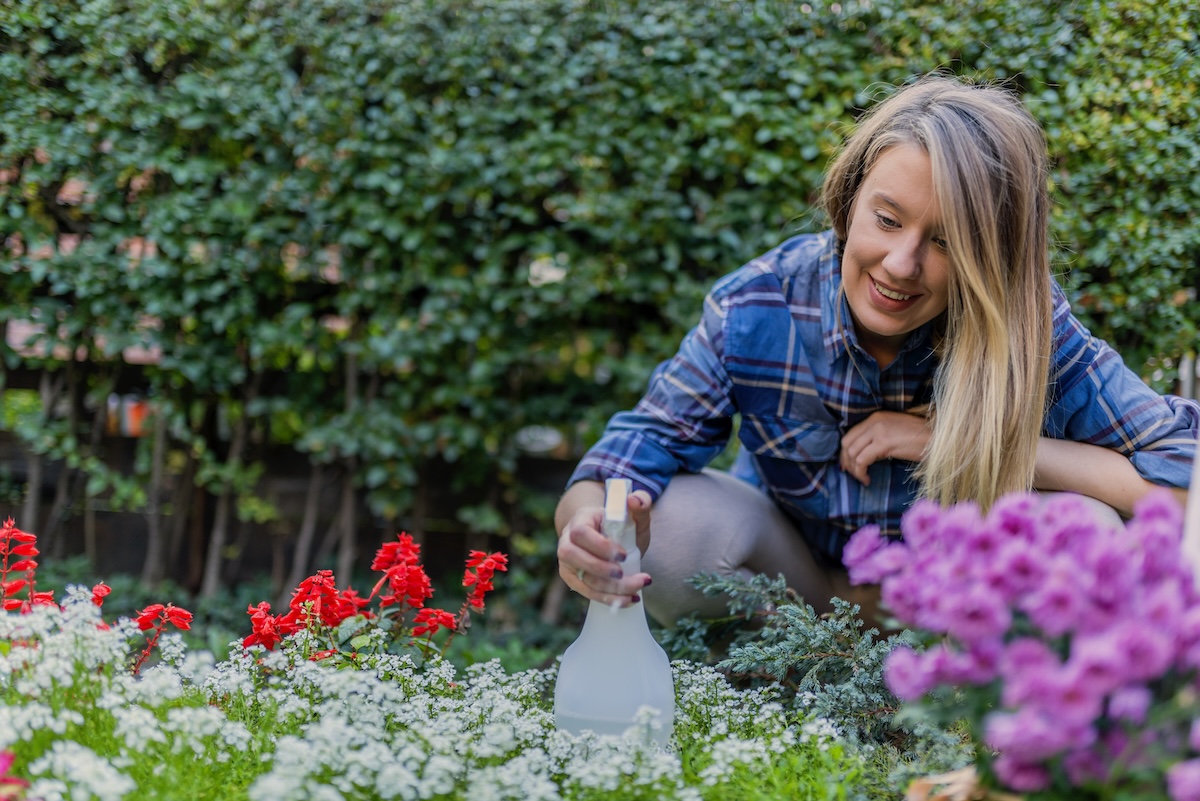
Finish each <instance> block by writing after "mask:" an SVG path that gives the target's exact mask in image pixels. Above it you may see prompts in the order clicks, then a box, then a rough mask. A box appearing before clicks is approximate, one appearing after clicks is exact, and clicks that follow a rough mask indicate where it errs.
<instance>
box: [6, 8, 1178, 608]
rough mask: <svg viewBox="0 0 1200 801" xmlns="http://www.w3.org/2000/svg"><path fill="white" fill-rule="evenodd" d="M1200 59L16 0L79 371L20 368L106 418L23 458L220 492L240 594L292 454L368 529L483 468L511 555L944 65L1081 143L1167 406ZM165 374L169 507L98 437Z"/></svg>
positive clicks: (1094, 249) (1000, 24) (603, 17)
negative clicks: (358, 512) (579, 451)
mask: <svg viewBox="0 0 1200 801" xmlns="http://www.w3.org/2000/svg"><path fill="white" fill-rule="evenodd" d="M1197 30H1200V9H1197V7H1195V5H1194V4H1192V3H1189V2H1187V0H1166V1H1165V2H1164V1H1160V0H1145V1H1143V0H1116V1H1115V2H1114V1H1107V2H1105V1H1101V0H1094V1H1093V2H1073V3H1062V4H1028V3H1024V2H1021V1H1020V0H1011V1H1005V2H1000V1H998V0H976V1H975V2H960V1H959V0H953V1H951V0H945V1H944V2H933V3H921V4H912V3H906V2H901V0H872V2H862V3H858V2H841V3H825V2H820V1H819V0H816V1H814V2H808V3H804V4H800V3H785V2H769V1H768V0H760V2H733V1H732V0H653V2H651V0H635V1H631V2H621V3H602V2H585V1H584V0H408V1H407V2H406V1H404V0H388V1H385V0H308V2H304V3H295V2H289V1H286V0H207V1H206V2H197V0H91V2H86V3H85V2H65V3H59V2H54V3H52V2H44V1H38V0H11V1H10V2H6V3H4V4H3V7H2V8H0V76H2V80H3V88H2V92H3V94H2V95H0V96H2V97H3V101H2V102H0V203H2V204H3V209H4V214H3V217H2V219H0V225H2V226H3V239H4V248H5V253H4V256H3V261H2V264H0V270H2V271H3V275H4V281H5V292H4V294H3V297H2V298H0V320H2V321H4V322H5V323H6V324H7V323H8V321H17V320H33V321H35V322H37V323H39V324H41V325H43V326H44V327H45V328H44V337H43V339H44V340H48V341H53V342H55V343H57V344H59V345H62V346H65V348H61V349H60V350H59V351H57V352H56V351H53V350H50V349H48V348H45V347H43V348H42V349H41V350H39V351H37V352H36V353H35V352H31V351H30V350H28V349H10V348H8V347H7V346H6V347H5V351H4V362H5V365H6V369H7V370H9V371H10V372H11V374H12V375H16V374H17V372H18V371H20V370H34V371H40V372H41V373H42V374H44V375H46V376H48V377H49V378H48V380H47V381H46V382H44V383H43V385H42V389H43V399H44V400H47V401H48V400H50V399H53V398H54V397H57V396H56V394H55V390H58V391H59V392H58V396H65V397H66V398H67V401H66V406H67V407H68V408H69V409H72V410H74V413H72V414H68V415H65V416H63V415H55V414H52V413H51V409H50V406H47V408H46V409H45V410H44V411H43V412H42V413H41V414H40V415H37V416H35V417H36V419H34V420H32V421H31V422H30V423H29V424H28V425H26V426H23V427H22V432H23V436H24V437H25V439H26V441H27V443H28V445H29V447H30V449H31V451H32V452H33V453H35V454H39V455H40V456H41V457H42V458H44V459H46V460H61V461H62V462H63V463H64V464H67V465H69V466H70V467H73V468H77V469H78V470H79V471H80V472H79V475H80V476H86V478H87V480H86V482H84V481H82V480H80V481H79V482H78V483H77V486H76V487H75V489H74V490H73V492H75V494H76V495H77V496H80V497H82V496H84V495H87V496H91V497H97V496H101V495H104V496H106V497H109V498H116V499H118V500H117V501H115V502H119V503H123V504H125V505H126V506H128V507H129V508H133V509H146V508H147V504H150V505H151V506H153V507H154V508H153V509H151V510H150V511H152V512H154V513H155V514H157V513H158V512H160V511H161V507H160V506H158V505H156V504H157V503H158V501H157V498H158V495H159V494H161V493H160V487H162V486H164V485H165V483H168V482H167V481H166V478H165V477H164V472H165V473H172V472H174V473H176V474H178V475H177V476H176V480H175V483H183V484H185V485H188V486H191V485H195V486H197V487H201V488H203V489H205V490H206V491H209V492H211V493H212V494H213V495H214V496H215V497H216V498H217V499H218V515H217V522H216V523H214V525H213V531H212V534H211V542H210V558H209V560H208V569H209V571H210V577H209V579H208V581H207V584H208V588H209V589H210V590H211V589H213V588H214V587H215V586H216V585H217V584H219V582H220V577H219V574H220V567H221V562H222V558H223V557H222V556H221V549H222V548H223V547H224V546H225V537H226V533H225V528H227V527H228V526H229V525H232V523H231V518H232V515H233V514H234V513H235V512H236V513H238V514H240V515H241V516H242V517H244V518H247V519H258V520H266V519H270V518H271V517H272V516H273V515H275V514H276V513H277V511H278V510H275V509H273V508H272V505H271V503H270V502H269V500H268V499H265V498H262V497H259V495H258V493H257V490H256V487H257V486H258V483H257V481H258V477H259V475H260V473H261V471H262V462H261V459H262V453H263V449H264V448H266V447H268V446H270V447H284V448H290V449H293V450H294V452H295V453H296V454H297V458H299V459H303V460H305V461H307V463H308V464H310V465H312V466H313V467H314V468H316V467H318V466H319V467H320V468H321V469H323V470H325V471H326V473H325V475H326V476H328V475H331V474H333V475H344V476H345V477H346V478H345V480H346V481H347V493H346V498H347V503H346V505H345V506H344V507H343V511H344V513H345V515H347V516H346V517H345V518H344V519H343V522H344V523H345V525H346V526H347V527H348V528H349V529H353V521H354V516H353V502H352V501H353V498H355V497H358V496H361V497H363V498H365V499H366V502H367V503H368V505H369V508H370V510H371V511H372V513H373V514H374V515H375V516H376V517H377V518H379V519H380V520H383V521H385V522H395V523H397V524H398V525H399V524H402V523H403V522H404V519H405V518H406V516H410V515H412V514H413V507H414V503H416V499H417V498H418V490H419V487H420V485H421V477H422V476H423V475H426V474H428V470H429V467H428V466H429V465H430V464H433V463H449V464H450V465H451V469H450V471H449V475H450V476H452V479H451V480H452V482H453V485H454V489H455V490H457V491H460V492H463V493H466V494H467V495H468V496H470V495H471V493H475V494H476V495H478V494H479V492H480V491H481V490H482V489H483V488H489V487H490V488H491V490H490V493H491V494H483V495H480V497H481V498H482V500H481V502H480V503H478V504H475V505H471V506H470V507H469V508H467V509H464V510H463V512H462V514H461V515H460V517H461V519H462V521H463V525H464V526H467V527H471V528H474V529H476V530H484V531H493V532H498V533H502V534H503V533H507V532H508V530H509V528H510V527H511V522H509V521H511V518H510V517H509V516H507V512H506V511H505V510H507V509H509V508H511V507H513V506H514V504H516V503H517V502H518V501H519V498H518V497H517V496H518V495H519V492H518V488H516V487H515V485H514V480H513V474H514V470H515V467H516V464H517V459H518V456H519V451H518V449H517V447H516V444H515V435H516V433H517V432H518V431H519V430H521V429H522V428H523V427H525V426H527V425H531V424H541V425H549V426H554V427H558V428H560V429H561V430H562V431H564V432H566V433H567V435H568V437H569V438H570V439H571V440H572V442H574V443H576V444H586V443H587V441H589V440H590V438H592V437H593V436H595V434H596V433H597V432H598V431H599V429H600V427H601V426H602V425H603V422H604V420H605V419H606V418H607V417H608V415H609V414H611V413H612V412H613V411H615V410H616V409H618V408H622V407H625V406H628V405H629V404H631V403H632V402H633V401H634V400H635V399H636V397H637V395H638V394H639V392H640V390H641V389H642V387H643V385H644V382H645V379H646V377H647V375H648V373H649V371H650V370H651V368H652V366H653V365H654V364H655V363H656V362H657V361H659V360H661V359H662V358H665V357H666V356H667V355H669V354H670V353H671V351H672V350H673V347H674V345H675V344H676V343H677V341H678V340H679V338H680V337H681V335H682V333H683V332H684V331H685V330H686V329H687V328H688V327H690V325H692V324H693V322H694V320H695V319H696V317H697V314H698V310H699V304H700V299H701V297H702V294H703V292H704V290H705V289H706V287H707V286H708V285H709V284H710V283H711V282H712V281H713V280H714V279H715V278H716V277H717V276H719V275H721V274H722V273H724V272H727V271H729V270H731V269H733V268H735V267H737V266H738V265H740V264H741V263H742V262H744V261H745V260H746V259H748V258H750V257H752V256H753V255H755V254H757V253H759V252H761V251H763V250H765V249H767V248H769V247H771V246H772V245H774V244H776V243H777V242H779V241H780V240H781V239H783V238H785V237H787V236H789V235H791V234H793V233H797V232H800V231H803V230H817V229H819V228H820V227H821V226H822V221H821V219H820V217H819V215H818V214H817V212H816V211H815V208H814V200H815V195H816V191H817V188H818V186H819V183H820V179H821V175H822V170H823V168H824V166H825V163H826V161H827V159H828V158H829V156H830V154H831V153H832V152H833V151H834V150H835V148H836V147H837V145H838V143H839V141H840V138H841V136H842V134H843V132H844V129H845V127H846V124H847V123H849V122H851V121H852V120H853V119H854V118H855V116H856V115H857V114H859V113H861V111H862V109H863V108H864V107H866V106H868V105H869V104H870V103H871V101H872V100H873V99H874V98H875V97H877V96H879V95H880V94H882V93H883V92H884V91H885V89H886V87H888V86H892V85H896V84H898V83H902V82H904V81H907V80H911V79H912V78H913V77H914V76H916V75H919V74H922V73H925V72H927V71H929V70H933V69H943V70H947V71H951V72H955V73H967V74H970V75H974V76H977V77H980V78H983V79H987V80H997V81H1004V82H1007V83H1008V84H1009V85H1011V86H1013V87H1014V88H1016V89H1018V90H1019V91H1020V92H1022V94H1023V95H1024V97H1025V99H1026V101H1027V103H1028V105H1029V107H1030V108H1031V110H1032V111H1033V112H1034V113H1035V114H1036V115H1037V116H1038V117H1039V118H1040V119H1041V120H1042V121H1043V122H1044V123H1045V125H1046V127H1047V131H1048V137H1049V142H1050V148H1051V151H1052V155H1053V158H1054V163H1055V171H1054V176H1053V180H1054V192H1055V197H1056V200H1057V203H1058V205H1057V207H1056V210H1055V215H1054V220H1053V225H1054V235H1055V241H1056V264H1057V265H1058V266H1059V268H1060V269H1061V271H1062V272H1063V275H1064V283H1065V285H1066V286H1068V288H1069V289H1070V292H1071V296H1072V298H1073V300H1074V301H1075V303H1076V308H1077V309H1078V311H1079V312H1080V314H1081V315H1082V316H1083V317H1084V318H1085V320H1086V321H1087V322H1088V323H1089V324H1090V325H1091V326H1092V327H1093V329H1094V330H1095V331H1096V332H1097V333H1099V334H1101V335H1103V336H1105V337H1107V338H1109V339H1110V340H1111V341H1112V342H1113V343H1114V344H1115V345H1116V346H1117V347H1118V348H1119V349H1120V350H1121V351H1122V352H1123V353H1124V355H1125V356H1126V358H1127V360H1128V361H1129V363H1130V364H1131V365H1132V366H1133V367H1134V368H1135V369H1137V370H1139V371H1141V372H1142V373H1143V374H1144V375H1145V376H1146V377H1147V379H1148V380H1151V381H1152V382H1155V383H1156V385H1157V386H1159V387H1160V388H1162V387H1163V386H1165V380H1166V379H1165V378H1164V376H1165V375H1166V373H1164V372H1163V371H1164V370H1168V369H1169V368H1170V367H1171V366H1172V365H1173V364H1174V360H1177V359H1178V358H1179V357H1180V356H1181V355H1183V354H1185V353H1187V352H1189V351H1191V350H1194V347H1195V344H1194V343H1195V342H1196V341H1197V336H1196V326H1197V323H1196V321H1197V320H1198V319H1200V304H1198V302H1197V299H1196V287H1197V284H1198V283H1200V222H1197V219H1196V217H1197V215H1195V214H1194V210H1195V209H1196V208H1197V207H1200V178H1198V177H1197V176H1200V142H1198V139H1197V136H1196V131H1197V130H1200V103H1198V102H1197V100H1196V97H1197V96H1198V92H1197V84H1198V82H1200V45H1198V44H1197V38H1196V36H1197V34H1196V31H1197ZM35 344H36V343H35ZM43 344H45V343H44V342H43ZM133 345H138V346H143V347H146V348H150V349H151V350H152V351H154V352H156V353H159V354H160V358H159V359H158V361H157V363H155V364H151V365H149V366H146V367H145V368H144V369H142V370H141V371H139V372H137V374H136V380H137V381H139V382H141V383H142V384H143V386H144V390H145V391H146V393H147V394H148V395H150V396H151V397H152V399H153V400H154V402H155V404H156V408H158V409H160V410H163V411H164V412H165V414H164V415H162V417H163V419H164V424H163V427H162V429H161V430H160V432H159V438H158V441H159V443H160V444H159V447H158V448H157V449H152V444H151V442H152V441H153V440H154V439H155V438H150V439H149V440H147V443H146V444H145V446H144V447H145V449H146V451H145V453H144V454H143V459H142V461H141V462H140V465H141V470H142V474H141V475H140V476H138V477H132V478H131V477H129V476H121V475H118V474H117V473H116V472H115V471H113V470H111V469H108V468H106V467H105V465H104V464H103V462H102V460H100V459H99V458H97V453H98V451H97V449H96V441H97V440H96V436H95V433H94V432H95V430H96V427H97V423H96V422H94V421H93V420H89V418H88V415H89V414H91V413H92V411H93V410H97V409H102V408H103V403H102V402H101V399H102V398H103V397H104V396H105V395H106V394H107V393H108V392H109V391H111V389H112V388H113V387H115V386H118V385H120V384H121V383H122V382H127V381H128V380H130V379H129V377H130V368H129V366H128V365H123V363H122V359H121V354H122V352H123V351H124V350H125V349H126V348H128V347H130V346H133ZM72 351H81V352H83V353H84V354H85V355H86V359H85V360H84V361H82V362H73V361H71V360H69V359H67V358H66V354H67V353H70V352H72ZM1156 371H1159V372H1158V373H1157V375H1156ZM60 405H61V404H60ZM156 471H157V472H156ZM330 471H332V472H330ZM181 497H182V496H181ZM183 502H184V501H183V500H181V499H180V498H176V503H175V507H174V508H176V509H180V508H182V507H181V506H180V504H181V503H183ZM221 504H223V506H222V505H221ZM222 515H223V517H222ZM23 523H24V524H25V525H26V526H27V527H33V526H34V525H35V524H34V523H33V522H32V521H29V520H24V521H23ZM352 548H353V542H352V540H351V539H346V540H343V551H342V557H343V559H344V560H349V559H352V556H353V551H352ZM156 558H158V557H156ZM213 571H216V572H215V573H214V572H213Z"/></svg>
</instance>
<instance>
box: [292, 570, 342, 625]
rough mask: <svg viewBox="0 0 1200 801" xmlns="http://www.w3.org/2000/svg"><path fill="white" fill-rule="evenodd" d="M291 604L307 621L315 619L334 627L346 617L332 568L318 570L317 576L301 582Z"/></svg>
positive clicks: (293, 609)
mask: <svg viewBox="0 0 1200 801" xmlns="http://www.w3.org/2000/svg"><path fill="white" fill-rule="evenodd" d="M289 606H290V607H291V610H292V611H293V612H296V613H297V614H299V615H300V616H301V617H302V618H303V619H304V620H305V622H308V621H312V620H315V621H318V622H320V623H321V624H322V625H325V626H330V627H333V626H336V625H337V624H339V623H341V622H342V621H343V620H345V618H346V616H345V615H343V614H342V604H341V600H340V599H339V597H338V590H337V586H336V585H335V584H334V580H333V571H332V570H318V571H317V574H316V575H315V576H309V577H308V578H306V579H305V580H304V581H302V582H300V586H299V587H297V588H296V591H295V592H294V593H292V600H291V603H290V604H289Z"/></svg>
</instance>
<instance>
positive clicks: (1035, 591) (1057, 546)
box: [844, 491, 1200, 801]
mask: <svg viewBox="0 0 1200 801" xmlns="http://www.w3.org/2000/svg"><path fill="white" fill-rule="evenodd" d="M1181 529H1182V510H1181V509H1180V508H1179V505H1178V504H1177V503H1176V501H1175V499H1174V497H1173V496H1172V495H1171V494H1170V493H1167V492H1165V491H1163V492H1156V493H1153V494H1151V495H1150V496H1148V497H1147V498H1145V499H1144V500H1143V501H1142V502H1141V503H1140V504H1139V505H1138V506H1137V507H1136V509H1135V514H1134V517H1133V519H1132V520H1130V521H1129V522H1128V524H1127V525H1125V526H1124V527H1120V526H1116V525H1110V524H1105V523H1103V522H1101V520H1100V518H1099V516H1098V515H1097V514H1096V513H1095V509H1094V507H1092V506H1091V505H1090V504H1089V503H1088V502H1087V501H1086V500H1085V499H1083V498H1081V497H1079V496H1074V495H1058V496H1051V497H1050V498H1048V499H1043V498H1040V497H1039V496H1037V495H1034V494H1015V495H1011V496H1007V497H1005V498H1003V499H1001V500H1000V501H998V502H997V503H996V504H994V505H993V508H992V509H991V511H990V512H989V513H988V514H987V515H986V516H984V515H982V514H981V513H980V510H979V508H978V507H977V506H976V505H974V504H971V503H961V504H957V505H955V506H951V507H948V508H945V509H942V508H941V507H939V506H938V505H936V504H934V503H932V502H929V501H919V502H917V503H916V504H914V505H913V507H912V508H911V509H909V511H908V512H907V513H906V515H905V517H904V519H903V522H902V527H901V530H902V532H903V538H904V541H903V542H900V541H895V540H890V539H888V538H885V537H883V536H881V535H880V532H879V529H878V528H877V527H873V526H868V527H866V528H863V529H862V530H860V531H859V532H858V533H857V534H855V535H854V537H853V538H852V539H851V540H850V542H849V543H848V544H847V546H846V550H845V554H844V561H845V563H846V566H847V568H848V569H849V571H850V579H851V581H852V582H853V583H857V584H862V583H878V584H880V585H881V586H880V593H881V598H882V602H883V603H884V605H885V606H886V607H887V609H888V610H889V611H890V612H891V613H892V614H893V615H894V616H895V617H896V618H897V619H898V620H899V621H900V623H902V624H903V625H905V626H908V627H911V628H913V629H915V630H917V631H919V632H923V633H924V640H925V641H926V643H927V644H928V647H927V648H925V649H924V650H921V651H917V650H913V649H911V648H907V647H902V648H899V649H897V650H896V651H894V652H893V653H892V654H891V655H890V657H889V659H888V661H887V664H886V668H885V674H884V675H885V679H886V681H887V683H888V686H889V687H890V688H891V690H892V691H893V692H894V693H895V694H896V696H897V697H899V698H900V699H902V700H905V701H916V700H918V699H921V698H922V697H925V696H926V695H927V694H929V693H931V692H932V691H934V690H936V689H937V688H941V687H947V686H949V687H957V688H962V689H963V690H964V692H963V694H962V695H961V696H960V698H962V697H965V698H967V699H969V700H968V701H966V702H964V701H960V703H964V704H965V705H964V709H966V708H967V707H968V706H969V707H970V708H973V709H982V710H984V711H983V712H981V713H979V715H978V720H976V721H972V723H973V725H975V726H976V727H977V729H978V733H979V736H980V739H982V742H983V744H984V745H985V746H986V748H981V749H979V750H980V751H981V752H983V753H984V755H985V756H984V758H985V760H987V761H990V764H991V771H992V772H994V774H995V776H996V777H997V778H998V779H999V781H1000V782H1001V783H1002V784H1003V785H1004V786H1006V787H1007V788H1009V789H1012V790H1016V791H1018V792H1032V791H1039V790H1046V789H1050V788H1052V787H1055V788H1058V787H1059V786H1060V785H1061V784H1062V783H1064V782H1066V783H1068V786H1071V787H1083V786H1088V785H1099V784H1112V783H1114V782H1116V783H1120V782H1121V781H1122V780H1123V778H1124V777H1125V776H1128V775H1132V774H1133V773H1135V772H1136V773H1138V774H1139V775H1146V774H1147V773H1149V774H1151V775H1154V776H1156V777H1157V781H1158V782H1159V784H1160V785H1161V784H1162V783H1164V782H1165V784H1166V790H1167V792H1168V794H1169V796H1170V797H1171V798H1172V799H1174V801H1200V759H1197V758H1194V755H1196V754H1200V726H1193V727H1192V729H1191V730H1190V731H1189V729H1188V725H1187V724H1188V722H1189V721H1186V720H1183V721H1181V720H1180V718H1181V717H1183V715H1181V714H1180V709H1181V706H1180V704H1181V702H1180V700H1179V699H1180V698H1187V697H1188V693H1189V692H1191V693H1192V694H1193V696H1194V693H1195V691H1196V690H1198V689H1200V687H1197V686H1196V685H1195V684H1194V683H1193V677H1195V676H1196V673H1197V668H1200V593H1197V590H1196V589H1195V583H1194V579H1193V576H1192V573H1191V571H1190V569H1189V568H1188V567H1187V563H1186V562H1185V561H1184V560H1183V558H1182V556H1181V552H1180V547H1179V545H1180V532H1181ZM1194 705H1195V702H1194V701H1193V702H1192V708H1191V709H1190V710H1183V712H1184V714H1186V715H1187V716H1192V715H1194V713H1195V709H1194ZM1162 709H1172V710H1174V712H1175V713H1176V714H1175V715H1174V717H1173V719H1171V720H1170V721H1167V720H1166V719H1165V718H1164V715H1162V714H1157V713H1158V712H1159V711H1161V710H1162ZM968 717H969V714H968ZM1166 717H1170V716H1169V715H1168V716H1166ZM993 754H994V755H995V756H994V759H991V756H992V755H993ZM1188 757H1193V758H1188ZM1164 764H1169V768H1167V769H1165V770H1163V769H1161V768H1162V766H1163V765H1164Z"/></svg>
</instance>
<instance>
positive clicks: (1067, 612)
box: [1018, 561, 1085, 637]
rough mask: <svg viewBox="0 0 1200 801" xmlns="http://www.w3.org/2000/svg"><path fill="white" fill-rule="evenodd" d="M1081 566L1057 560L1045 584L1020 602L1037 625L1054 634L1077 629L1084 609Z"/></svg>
mask: <svg viewBox="0 0 1200 801" xmlns="http://www.w3.org/2000/svg"><path fill="white" fill-rule="evenodd" d="M1076 571H1077V568H1075V567H1074V566H1073V565H1072V564H1070V563H1065V562H1059V561H1056V562H1055V563H1054V564H1053V565H1051V567H1050V569H1049V571H1048V572H1047V574H1046V577H1045V579H1044V580H1043V581H1042V585H1041V586H1040V587H1038V588H1037V589H1035V590H1034V591H1033V592H1031V593H1030V594H1029V595H1027V596H1025V597H1024V598H1023V599H1021V600H1020V601H1019V602H1018V607H1019V608H1020V609H1022V610H1024V611H1025V613H1026V614H1028V615H1029V619H1030V620H1031V621H1032V622H1033V624H1034V625H1035V626H1037V627H1038V628H1039V629H1041V630H1042V631H1043V632H1045V633H1046V634H1048V635H1050V636H1051V637H1058V636H1060V635H1062V634H1066V633H1067V632H1069V631H1072V630H1074V629H1075V627H1076V626H1077V625H1078V623H1079V618H1080V615H1081V614H1082V613H1083V610H1084V605H1085V602H1084V598H1083V592H1082V590H1083V588H1082V587H1081V586H1080V580H1079V579H1078V577H1077V572H1076Z"/></svg>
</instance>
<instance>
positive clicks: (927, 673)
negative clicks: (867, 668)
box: [883, 647, 935, 701]
mask: <svg viewBox="0 0 1200 801" xmlns="http://www.w3.org/2000/svg"><path fill="white" fill-rule="evenodd" d="M929 667H930V666H929V660H928V659H926V658H925V655H923V654H918V653H917V652H916V651H914V650H913V649H911V648H907V647H900V648H897V649H896V650H894V651H892V652H891V653H890V654H888V656H887V661H886V662H885V663H884V666H883V680H884V681H885V682H887V686H888V689H889V690H891V691H892V694H893V695H895V696H896V697H897V698H899V699H900V700H901V701H916V700H917V699H918V698H920V697H921V696H922V695H924V694H925V693H927V692H929V690H930V689H931V688H932V687H933V680H934V678H935V676H934V674H933V672H932V671H931V670H930V669H929Z"/></svg>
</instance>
